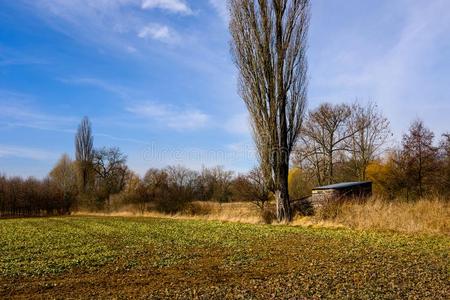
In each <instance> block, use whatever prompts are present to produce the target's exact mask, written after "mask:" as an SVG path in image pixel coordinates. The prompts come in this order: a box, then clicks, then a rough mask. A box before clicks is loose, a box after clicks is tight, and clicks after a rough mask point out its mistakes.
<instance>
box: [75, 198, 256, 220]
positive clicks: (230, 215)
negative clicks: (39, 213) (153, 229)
mask: <svg viewBox="0 0 450 300" xmlns="http://www.w3.org/2000/svg"><path fill="white" fill-rule="evenodd" d="M73 215H78V216H81V215H84V216H113V217H132V216H144V217H154V218H172V219H188V220H216V221H228V222H239V223H248V224H261V223H265V222H264V219H263V216H262V215H261V211H260V209H259V208H258V207H256V205H254V204H252V203H248V202H232V203H217V202H202V201H195V202H192V203H190V204H189V205H188V206H187V207H186V208H185V209H184V210H183V211H181V212H179V213H176V214H171V215H169V214H164V213H160V212H157V211H154V210H150V211H146V212H144V213H141V212H140V210H139V209H137V208H136V207H135V206H132V205H127V206H124V207H122V208H120V209H117V210H115V211H111V212H89V211H78V212H75V213H73Z"/></svg>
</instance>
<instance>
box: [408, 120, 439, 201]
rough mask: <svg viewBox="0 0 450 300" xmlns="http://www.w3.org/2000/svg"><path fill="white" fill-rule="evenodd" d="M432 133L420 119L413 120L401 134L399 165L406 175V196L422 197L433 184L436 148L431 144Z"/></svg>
mask: <svg viewBox="0 0 450 300" xmlns="http://www.w3.org/2000/svg"><path fill="white" fill-rule="evenodd" d="M433 139H434V133H433V132H432V131H431V130H429V129H428V128H426V127H425V125H424V124H423V122H422V121H421V120H415V121H414V122H413V123H412V124H411V126H410V128H409V132H408V133H407V134H405V135H403V141H402V146H403V149H402V152H401V161H400V165H401V167H402V168H403V170H404V172H405V176H406V182H407V189H408V196H409V194H410V193H409V192H410V191H411V192H413V193H414V194H416V195H417V196H418V197H422V196H423V195H424V192H425V191H430V190H431V187H432V186H433V185H434V176H433V175H435V174H436V171H437V169H438V168H437V154H438V149H437V148H436V147H434V146H433Z"/></svg>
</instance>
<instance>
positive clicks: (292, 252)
mask: <svg viewBox="0 0 450 300" xmlns="http://www.w3.org/2000/svg"><path fill="white" fill-rule="evenodd" d="M0 253H1V255H0V298H2V299H3V298H7V297H12V298H14V297H26V298H30V297H38V298H65V297H73V298H80V297H81V298H97V297H101V298H111V297H114V298H126V297H133V298H164V297H167V298H205V299H211V298H218V299H223V298H245V299H247V298H263V299H267V298H273V297H278V298H300V297H307V298H323V297H325V298H360V299H366V298H367V299H372V298H391V299H392V298H429V299H441V298H442V299H444V298H447V299H448V298H449V297H450V290H449V280H450V263H449V253H450V238H449V237H446V236H425V235H423V236H412V235H402V234H395V233H380V232H363V231H352V230H345V229H314V228H301V227H292V226H270V225H245V224H238V223H220V222H211V221H186V220H172V219H153V218H119V217H61V218H41V219H39V218H36V219H11V220H0Z"/></svg>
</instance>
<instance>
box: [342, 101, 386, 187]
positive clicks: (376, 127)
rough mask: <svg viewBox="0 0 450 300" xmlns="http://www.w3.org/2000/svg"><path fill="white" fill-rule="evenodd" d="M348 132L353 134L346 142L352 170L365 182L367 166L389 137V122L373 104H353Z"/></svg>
mask: <svg viewBox="0 0 450 300" xmlns="http://www.w3.org/2000/svg"><path fill="white" fill-rule="evenodd" d="M348 131H349V132H350V133H352V132H355V134H353V135H352V136H351V137H350V138H349V139H348V140H347V148H348V150H349V152H350V155H351V162H352V165H353V169H354V170H355V171H356V175H357V177H358V178H359V180H366V179H367V176H366V170H367V166H368V165H369V163H370V162H371V161H373V160H375V158H376V157H377V155H379V154H380V151H381V150H382V149H383V146H385V145H386V141H387V139H388V137H389V136H390V130H389V121H388V120H387V119H386V118H385V117H384V116H383V115H382V113H381V112H380V111H379V110H378V107H377V105H376V104H375V103H373V102H370V103H369V104H368V105H367V106H361V105H359V104H354V105H353V106H352V114H351V117H350V120H349V130H348Z"/></svg>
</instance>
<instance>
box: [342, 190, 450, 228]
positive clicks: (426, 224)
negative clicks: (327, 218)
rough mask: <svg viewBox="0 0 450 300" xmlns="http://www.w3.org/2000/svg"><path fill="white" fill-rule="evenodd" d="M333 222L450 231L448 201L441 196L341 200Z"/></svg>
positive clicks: (449, 206)
mask: <svg viewBox="0 0 450 300" xmlns="http://www.w3.org/2000/svg"><path fill="white" fill-rule="evenodd" d="M333 221H334V222H335V223H338V224H342V225H345V226H348V227H351V228H355V229H376V230H393V231H399V232H407V233H431V234H439V233H443V234H446V235H450V205H449V202H448V201H445V200H441V199H421V200H417V201H415V202H405V201H385V200H383V199H378V198H372V199H370V200H369V201H367V202H366V203H360V204H358V203H350V202H348V203H344V204H342V206H341V207H340V209H339V212H338V213H337V216H336V218H335V219H334V220H333Z"/></svg>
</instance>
